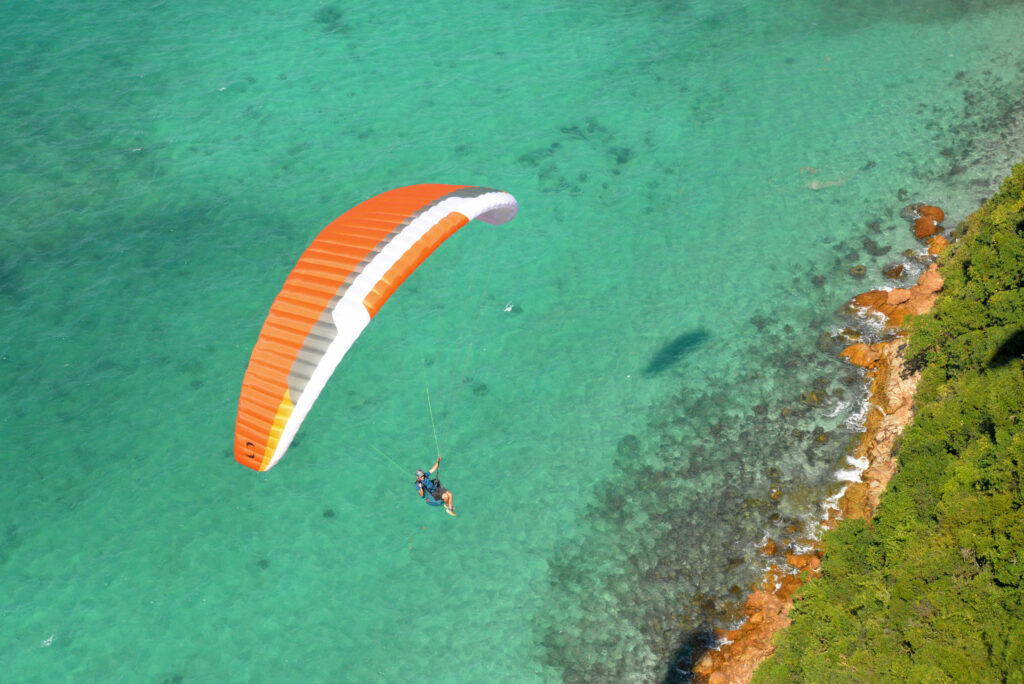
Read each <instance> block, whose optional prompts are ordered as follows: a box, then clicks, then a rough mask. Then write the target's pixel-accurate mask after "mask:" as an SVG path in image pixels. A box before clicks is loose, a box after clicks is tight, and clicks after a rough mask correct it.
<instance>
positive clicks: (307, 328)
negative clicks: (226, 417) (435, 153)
mask: <svg viewBox="0 0 1024 684" xmlns="http://www.w3.org/2000/svg"><path fill="white" fill-rule="evenodd" d="M464 187H467V186H462V185H414V186H410V187H405V188H397V189H395V190H390V191H388V192H385V193H382V194H380V195H377V196H376V197H374V198H372V199H369V200H367V201H365V202H363V203H362V204H359V205H358V206H356V207H353V208H352V209H350V210H349V211H347V212H345V213H344V214H342V215H341V216H339V217H338V218H337V219H335V220H334V221H332V222H331V223H330V224H329V225H328V226H327V227H326V228H324V229H323V231H321V233H320V235H318V236H317V238H316V239H315V240H313V243H312V244H311V245H310V246H309V247H308V248H307V250H306V251H305V252H303V255H302V256H301V257H300V258H299V261H298V263H297V264H296V265H295V268H294V269H293V270H292V272H291V273H290V274H289V276H288V279H287V280H286V281H285V283H284V286H283V287H282V288H281V292H280V293H279V294H278V296H277V298H276V299H275V300H274V303H273V304H272V305H271V307H270V314H269V315H268V316H267V319H266V321H265V322H264V324H263V328H262V329H261V330H260V336H259V338H258V339H257V341H256V346H255V347H254V348H253V351H252V356H251V357H250V359H249V368H248V370H247V371H246V377H245V379H243V381H242V393H241V396H240V398H239V402H238V421H237V422H236V428H235V460H237V461H238V462H239V463H242V464H243V465H246V466H249V467H250V468H254V469H256V470H264V469H265V468H266V465H267V464H268V463H269V461H270V457H271V455H272V453H273V449H274V447H276V445H277V439H278V437H279V436H280V426H281V425H283V421H284V419H286V418H287V415H289V414H290V413H291V409H292V402H293V401H295V400H296V399H295V398H294V397H290V396H289V388H288V369H286V368H285V367H284V366H285V365H287V364H282V356H284V357H285V358H291V359H293V360H294V359H295V358H296V356H298V354H299V351H300V350H301V349H302V345H303V344H304V342H305V339H306V337H307V336H308V335H309V333H310V332H311V331H312V330H313V326H314V325H315V324H316V322H317V321H318V320H319V319H320V316H321V315H322V314H323V311H324V310H325V309H326V308H327V306H328V305H329V304H330V303H331V299H332V298H333V297H334V296H335V294H337V292H338V289H339V288H340V287H341V286H342V285H343V284H344V283H345V281H346V279H347V278H348V277H349V275H351V274H352V272H353V270H354V269H355V268H356V267H358V266H359V265H360V264H362V263H364V262H365V261H366V260H367V259H368V258H369V257H370V256H371V254H372V253H373V252H374V250H375V249H376V248H377V247H378V245H380V243H381V242H383V241H385V240H387V239H388V237H389V236H390V235H391V234H392V233H394V232H395V230H396V229H397V228H399V227H400V226H401V224H402V223H403V222H404V221H406V220H407V219H409V217H410V216H412V215H413V214H415V213H416V212H418V211H419V210H420V209H422V208H423V207H424V206H426V205H428V204H430V203H432V202H434V201H436V200H438V199H440V198H442V197H444V196H445V195H447V194H449V193H451V192H453V191H455V190H459V189H461V188H464ZM460 221H461V222H460ZM467 221H468V220H467V219H466V217H465V216H463V215H462V214H456V213H453V214H450V215H449V216H448V217H446V218H445V219H444V220H442V221H441V222H440V223H439V224H438V225H437V226H435V227H434V228H433V229H431V230H430V231H429V232H428V233H427V235H425V236H424V237H423V238H422V239H421V240H420V241H419V242H417V247H418V248H419V247H421V243H422V248H421V249H414V250H412V251H411V252H410V253H409V254H406V255H405V256H404V257H403V258H402V259H401V260H400V261H399V262H398V263H396V264H395V266H394V267H393V268H391V269H390V270H389V271H388V274H387V276H386V277H385V279H384V280H385V281H386V282H387V283H388V285H386V286H385V288H384V289H383V290H382V291H381V292H376V291H375V292H373V293H371V294H370V295H369V296H368V297H367V298H366V301H367V309H368V310H369V311H370V314H371V316H373V315H376V313H377V311H378V310H379V308H380V305H381V304H383V303H384V302H385V301H386V300H387V298H388V297H390V296H391V293H392V292H394V290H395V288H397V287H398V285H399V284H401V282H402V281H403V280H405V278H407V277H408V275H409V273H411V272H412V271H413V270H414V269H415V268H416V266H417V265H419V264H420V263H421V262H422V261H423V259H425V258H426V257H427V255H429V254H430V253H431V252H433V251H434V249H436V248H437V246H438V245H439V244H440V243H441V242H443V241H444V239H445V238H447V237H448V236H449V235H451V234H452V233H453V232H455V231H456V230H457V229H458V228H460V227H461V226H463V225H465V224H466V223H467ZM412 252H415V253H416V254H415V255H413V254H412ZM332 259H336V261H335V262H334V263H333V265H332V266H327V267H325V261H326V262H329V261H331V260H332ZM371 300H372V301H371ZM264 337H266V338H267V340H264ZM271 340H272V342H271ZM275 424H276V426H277V427H276V428H275Z"/></svg>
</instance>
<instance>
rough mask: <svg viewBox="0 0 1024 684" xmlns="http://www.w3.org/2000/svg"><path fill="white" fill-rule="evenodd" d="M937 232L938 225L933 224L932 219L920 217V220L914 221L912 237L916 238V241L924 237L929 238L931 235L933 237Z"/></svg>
mask: <svg viewBox="0 0 1024 684" xmlns="http://www.w3.org/2000/svg"><path fill="white" fill-rule="evenodd" d="M937 232H939V225H938V224H937V223H935V220H934V219H930V218H928V217H927V216H922V217H921V218H919V219H917V220H916V221H914V237H916V238H917V239H918V240H921V239H924V238H926V237H931V236H932V235H935V233H937Z"/></svg>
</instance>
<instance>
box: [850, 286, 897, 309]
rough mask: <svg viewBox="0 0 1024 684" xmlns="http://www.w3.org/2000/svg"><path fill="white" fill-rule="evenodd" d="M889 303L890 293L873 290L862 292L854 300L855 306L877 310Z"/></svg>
mask: <svg viewBox="0 0 1024 684" xmlns="http://www.w3.org/2000/svg"><path fill="white" fill-rule="evenodd" d="M888 301H889V293H888V292H886V291H885V290H871V291H870V292H862V293H860V294H859V295H857V296H856V297H854V298H853V302H852V304H853V305H854V306H862V307H866V308H868V309H877V308H879V307H881V306H883V305H884V304H886V303H887V302H888Z"/></svg>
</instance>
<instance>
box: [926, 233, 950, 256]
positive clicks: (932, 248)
mask: <svg viewBox="0 0 1024 684" xmlns="http://www.w3.org/2000/svg"><path fill="white" fill-rule="evenodd" d="M948 246H949V240H947V239H946V238H944V237H943V236H941V235H936V236H935V237H933V238H932V239H931V240H929V241H928V253H929V254H931V255H932V256H938V255H939V254H942V250H944V249H946V247H948Z"/></svg>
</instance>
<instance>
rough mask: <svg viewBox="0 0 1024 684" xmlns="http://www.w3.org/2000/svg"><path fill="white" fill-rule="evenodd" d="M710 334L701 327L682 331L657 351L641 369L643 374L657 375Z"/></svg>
mask: <svg viewBox="0 0 1024 684" xmlns="http://www.w3.org/2000/svg"><path fill="white" fill-rule="evenodd" d="M710 337H711V334H710V333H708V331H706V330H704V329H703V328H698V329H697V330H693V331H690V332H686V333H683V334H682V335H679V336H678V337H676V338H673V339H672V340H670V341H669V342H666V343H665V345H664V346H663V347H662V348H661V349H659V350H658V351H657V353H656V354H655V355H654V356H652V357H651V360H650V361H649V362H648V363H647V366H646V367H645V368H644V370H643V374H644V375H657V374H658V373H661V372H663V371H666V370H668V369H669V368H671V367H672V366H674V365H676V364H677V363H679V362H680V361H682V360H683V357H684V356H686V355H687V354H689V353H690V352H692V351H693V350H695V349H696V348H697V347H699V346H700V345H702V344H704V342H706V341H707V340H708V339H709V338H710Z"/></svg>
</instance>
